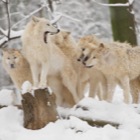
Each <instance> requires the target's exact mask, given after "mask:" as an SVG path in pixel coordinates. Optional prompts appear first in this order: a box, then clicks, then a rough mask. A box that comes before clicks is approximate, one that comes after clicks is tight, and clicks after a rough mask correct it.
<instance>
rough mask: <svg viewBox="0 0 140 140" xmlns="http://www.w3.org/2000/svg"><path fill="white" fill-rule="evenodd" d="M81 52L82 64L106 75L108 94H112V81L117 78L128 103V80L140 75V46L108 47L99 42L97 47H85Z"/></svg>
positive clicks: (113, 83) (113, 84)
mask: <svg viewBox="0 0 140 140" xmlns="http://www.w3.org/2000/svg"><path fill="white" fill-rule="evenodd" d="M83 54H84V57H85V58H84V59H83V64H84V65H85V66H86V67H96V68H97V69H99V70H101V71H102V72H103V73H105V74H106V75H108V76H107V78H108V84H109V85H110V88H109V89H108V90H109V91H110V92H109V94H112V88H113V87H114V86H115V82H114V81H115V80H117V81H118V82H119V83H120V85H121V86H122V88H123V91H124V101H125V102H126V103H129V102H130V85H129V82H130V80H133V79H136V78H137V77H139V75H140V67H139V65H140V48H139V47H135V48H125V47H122V48H121V47H116V46H114V47H109V46H108V45H106V44H103V43H101V44H100V45H99V47H97V46H95V47H94V46H92V47H91V48H88V49H85V50H84V52H83ZM114 78H115V80H114Z"/></svg>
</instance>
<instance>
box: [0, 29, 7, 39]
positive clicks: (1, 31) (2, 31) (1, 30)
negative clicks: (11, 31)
mask: <svg viewBox="0 0 140 140" xmlns="http://www.w3.org/2000/svg"><path fill="white" fill-rule="evenodd" d="M0 33H1V34H2V35H4V36H5V37H7V34H6V33H5V31H4V30H3V29H2V28H0Z"/></svg>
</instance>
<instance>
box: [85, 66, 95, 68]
mask: <svg viewBox="0 0 140 140" xmlns="http://www.w3.org/2000/svg"><path fill="white" fill-rule="evenodd" d="M86 67H87V68H92V67H94V66H86Z"/></svg>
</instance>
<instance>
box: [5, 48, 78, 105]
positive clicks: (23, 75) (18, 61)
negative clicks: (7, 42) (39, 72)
mask: <svg viewBox="0 0 140 140" xmlns="http://www.w3.org/2000/svg"><path fill="white" fill-rule="evenodd" d="M2 53H3V56H2V63H3V66H4V68H5V70H6V71H7V73H8V74H9V75H10V77H11V79H12V81H13V83H14V85H15V86H16V88H17V89H20V90H21V88H22V84H23V83H24V82H25V81H29V82H30V83H31V84H32V83H33V81H32V75H31V70H30V66H29V63H28V62H27V60H26V59H25V57H24V56H23V54H22V53H21V51H19V50H17V49H3V50H2ZM58 80H60V78H53V77H49V78H48V85H49V87H50V88H51V89H52V90H53V92H54V93H57V94H56V104H57V105H59V106H63V107H68V106H73V105H74V104H75V102H74V99H73V97H72V95H71V93H70V92H69V90H68V89H67V88H66V87H65V86H64V85H63V84H61V81H58ZM54 81H55V82H54Z"/></svg>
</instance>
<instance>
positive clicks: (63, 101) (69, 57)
mask: <svg viewBox="0 0 140 140" xmlns="http://www.w3.org/2000/svg"><path fill="white" fill-rule="evenodd" d="M21 41H22V49H21V50H18V49H16V48H15V49H8V48H5V49H2V54H3V55H2V63H3V67H4V68H5V70H6V71H7V73H8V74H9V75H10V77H11V79H12V81H13V83H14V85H15V86H16V88H17V89H19V90H22V85H23V83H24V82H25V81H29V82H30V83H31V84H32V88H33V89H34V88H47V87H50V88H51V90H52V91H53V93H54V94H55V96H56V104H57V105H59V106H63V107H67V106H73V105H75V104H76V103H78V102H79V101H80V100H81V99H82V98H84V97H85V89H86V88H87V86H89V95H88V96H89V97H93V98H95V97H98V99H99V100H105V101H108V102H112V99H113V95H114V91H115V89H116V86H117V85H119V86H120V87H121V88H122V89H123V97H124V103H127V104H129V103H136V104H137V103H139V94H140V93H139V92H140V47H138V46H135V47H132V46H131V45H130V44H128V43H126V42H124V43H120V42H104V41H103V40H102V39H100V38H98V37H96V36H95V35H87V36H84V37H81V38H79V39H75V38H74V37H73V36H72V34H71V32H68V31H65V30H59V29H58V28H57V27H56V26H54V25H53V24H52V23H51V22H50V21H49V20H48V19H45V18H39V17H35V16H34V17H32V18H31V19H30V21H29V22H28V24H27V25H26V27H25V30H24V32H23V34H22V37H21Z"/></svg>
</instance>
